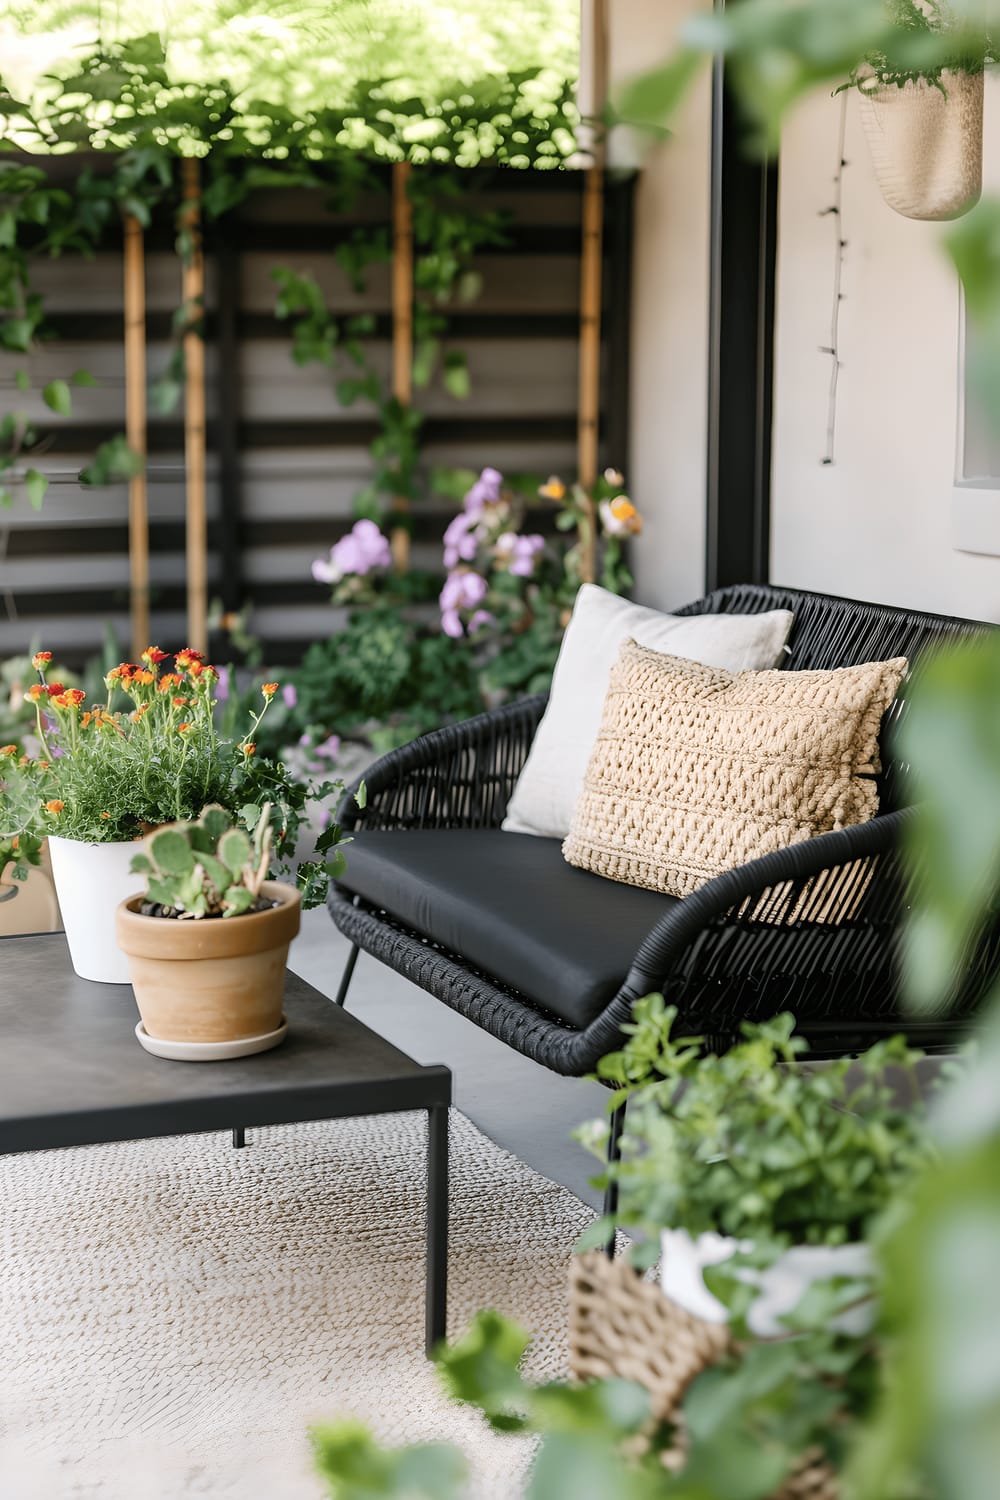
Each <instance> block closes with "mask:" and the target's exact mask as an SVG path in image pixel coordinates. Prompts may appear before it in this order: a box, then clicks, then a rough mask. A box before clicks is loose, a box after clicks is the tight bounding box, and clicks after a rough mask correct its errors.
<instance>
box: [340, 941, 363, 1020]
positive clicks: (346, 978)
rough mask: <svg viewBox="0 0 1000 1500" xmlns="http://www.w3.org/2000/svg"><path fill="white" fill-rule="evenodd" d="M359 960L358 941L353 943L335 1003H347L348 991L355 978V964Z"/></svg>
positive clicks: (341, 1004)
mask: <svg viewBox="0 0 1000 1500" xmlns="http://www.w3.org/2000/svg"><path fill="white" fill-rule="evenodd" d="M357 961H358V945H357V943H353V944H352V945H351V951H350V953H349V954H348V956H347V963H346V964H345V966H344V974H343V978H342V979H341V981H340V989H339V990H338V991H337V998H336V1000H335V1001H334V1004H335V1005H340V1006H343V1005H344V1004H345V1003H346V1001H347V991H348V990H349V989H350V987H351V980H352V979H353V978H354V965H355V964H356V963H357Z"/></svg>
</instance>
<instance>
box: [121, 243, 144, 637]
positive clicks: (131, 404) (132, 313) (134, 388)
mask: <svg viewBox="0 0 1000 1500" xmlns="http://www.w3.org/2000/svg"><path fill="white" fill-rule="evenodd" d="M123 227H124V235H125V239H124V246H123V267H122V270H123V280H124V298H125V437H126V440H127V442H128V445H129V447H130V448H131V449H132V450H133V452H135V453H138V454H139V456H140V457H141V458H142V468H141V469H140V470H139V472H138V474H133V476H132V478H131V479H130V480H129V486H128V565H129V618H130V623H131V635H132V658H133V660H134V661H138V660H139V657H140V655H141V654H142V652H143V651H145V649H146V647H147V646H148V645H149V643H150V642H149V504H148V492H147V487H146V266H145V255H144V247H143V239H142V226H141V224H140V223H139V221H138V219H137V218H135V216H134V215H133V214H126V215H125V219H124V226H123Z"/></svg>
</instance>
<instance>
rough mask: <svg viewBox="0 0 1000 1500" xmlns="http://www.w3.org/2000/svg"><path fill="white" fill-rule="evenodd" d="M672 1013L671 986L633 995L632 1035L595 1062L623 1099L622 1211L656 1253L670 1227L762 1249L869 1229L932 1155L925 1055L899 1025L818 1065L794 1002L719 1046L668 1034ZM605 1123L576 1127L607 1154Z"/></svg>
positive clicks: (618, 1174) (856, 1235) (598, 1233)
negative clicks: (713, 1049)
mask: <svg viewBox="0 0 1000 1500" xmlns="http://www.w3.org/2000/svg"><path fill="white" fill-rule="evenodd" d="M676 1014H677V1013H676V1009H675V1008H674V1007H673V1006H668V1005H666V1004H665V1002H664V999H663V996H662V995H647V996H646V998H645V999H643V1000H640V1001H638V1002H637V1003H636V1006H635V1009H634V1019H633V1020H632V1021H631V1022H629V1023H627V1024H626V1025H625V1026H623V1028H622V1030H623V1032H624V1033H625V1034H626V1037H627V1040H626V1043H625V1046H624V1047H623V1048H622V1049H621V1051H619V1052H615V1053H611V1054H609V1055H608V1056H607V1057H604V1058H602V1059H601V1061H600V1063H599V1064H598V1070H597V1073H598V1077H599V1078H600V1079H601V1080H602V1081H604V1082H606V1083H612V1084H616V1085H618V1087H617V1089H616V1091H615V1093H613V1094H612V1096H611V1099H610V1102H609V1109H613V1108H614V1107H615V1106H616V1105H618V1104H621V1103H623V1102H624V1101H625V1100H628V1113H627V1115H626V1123H625V1129H624V1132H623V1136H622V1159H621V1162H620V1163H619V1164H618V1166H617V1167H615V1168H613V1169H612V1175H613V1176H614V1177H615V1178H616V1180H617V1181H618V1184H619V1193H620V1200H619V1212H618V1215H617V1222H618V1223H619V1224H623V1225H631V1226H634V1227H635V1228H637V1229H640V1230H642V1231H643V1232H644V1233H645V1234H653V1235H655V1236H656V1238H654V1239H653V1240H650V1241H648V1242H647V1245H646V1247H645V1248H646V1249H647V1252H648V1253H649V1254H652V1255H654V1256H655V1255H656V1254H658V1235H659V1231H660V1230H662V1229H674V1228H684V1229H686V1230H687V1231H688V1232H689V1233H690V1234H691V1235H692V1236H694V1235H698V1234H701V1233H703V1232H704V1231H707V1230H712V1231H715V1232H717V1233H719V1234H726V1235H732V1236H733V1237H734V1238H736V1239H741V1240H752V1241H754V1243H755V1246H756V1253H757V1257H758V1260H759V1258H760V1256H761V1254H762V1253H764V1254H765V1256H766V1255H767V1254H772V1255H773V1254H774V1253H775V1252H776V1251H777V1250H778V1249H779V1248H783V1247H785V1246H789V1245H797V1244H820V1245H838V1244H844V1243H848V1242H851V1241H858V1240H862V1239H864V1238H865V1237H866V1235H867V1233H868V1231H869V1229H870V1227H871V1225H872V1224H873V1222H874V1221H875V1219H876V1218H877V1216H878V1215H880V1214H881V1213H883V1212H884V1210H885V1209H886V1207H887V1205H888V1204H889V1203H890V1202H891V1201H892V1200H893V1198H894V1197H895V1196H896V1195H897V1194H899V1193H902V1192H903V1191H904V1190H905V1189H906V1188H907V1186H908V1185H909V1184H910V1183H912V1181H913V1179H914V1177H915V1175H916V1174H917V1173H918V1172H919V1171H920V1170H921V1168H923V1167H924V1166H925V1165H926V1164H927V1162H928V1161H930V1160H931V1159H932V1157H933V1155H934V1152H933V1147H932V1144H931V1141H930V1137H929V1132H928V1129H927V1119H926V1108H925V1105H924V1103H923V1101H922V1099H921V1095H920V1090H919V1086H918V1081H917V1066H918V1064H919V1062H920V1060H921V1058H922V1057H923V1054H922V1053H921V1052H917V1051H914V1050H912V1049H910V1048H908V1047H907V1046H906V1043H905V1041H904V1040H903V1038H901V1037H896V1038H893V1039H892V1040H890V1041H885V1042H880V1043H878V1044H877V1045H876V1046H874V1047H872V1048H870V1049H869V1050H868V1051H867V1052H865V1053H863V1054H862V1055H861V1056H860V1057H859V1058H849V1057H845V1058H839V1059H836V1060H835V1061H832V1062H828V1063H823V1064H819V1065H815V1066H810V1065H808V1064H805V1065H803V1064H804V1059H805V1055H806V1053H807V1052H808V1050H809V1048H808V1044H807V1043H806V1042H805V1041H803V1040H802V1039H801V1038H800V1037H796V1036H794V1035H793V1032H794V1026H795V1020H794V1017H793V1016H791V1015H788V1014H785V1015H780V1016H776V1017H775V1018H774V1019H773V1020H770V1021H766V1022H763V1023H761V1024H759V1025H757V1024H749V1023H747V1024H744V1026H743V1028H742V1029H743V1037H744V1040H743V1041H741V1042H739V1043H737V1045H736V1046H734V1047H731V1048H730V1049H729V1051H728V1052H724V1053H721V1054H718V1055H714V1054H706V1053H705V1051H704V1048H703V1047H702V1046H701V1042H700V1038H697V1037H691V1038H684V1039H677V1040H675V1039H674V1038H673V1036H672V1034H671V1033H672V1030H673V1025H674V1021H675V1020H676ZM607 1133H608V1126H607V1122H606V1121H603V1120H595V1121H593V1122H592V1123H591V1124H590V1125H589V1126H585V1127H583V1129H582V1130H581V1131H580V1132H579V1134H578V1138H579V1139H580V1140H582V1141H583V1143H584V1144H585V1145H587V1146H588V1148H589V1149H591V1150H592V1151H593V1152H594V1154H595V1155H597V1156H598V1157H600V1158H602V1159H603V1158H604V1156H605V1152H606V1146H607ZM609 1227H610V1226H608V1225H605V1224H599V1225H598V1226H596V1228H595V1230H594V1232H593V1242H594V1243H595V1244H597V1243H602V1242H603V1240H602V1236H604V1237H606V1235H607V1232H608V1229H609Z"/></svg>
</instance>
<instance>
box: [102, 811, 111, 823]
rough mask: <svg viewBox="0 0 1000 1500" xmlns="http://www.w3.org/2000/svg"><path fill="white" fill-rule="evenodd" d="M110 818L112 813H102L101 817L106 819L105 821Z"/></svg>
mask: <svg viewBox="0 0 1000 1500" xmlns="http://www.w3.org/2000/svg"><path fill="white" fill-rule="evenodd" d="M110 816H111V814H110V813H101V817H102V818H103V819H104V820H105V821H107V819H108V818H110Z"/></svg>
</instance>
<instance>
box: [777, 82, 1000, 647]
mask: <svg viewBox="0 0 1000 1500" xmlns="http://www.w3.org/2000/svg"><path fill="white" fill-rule="evenodd" d="M987 93H988V98H987V118H986V140H987V143H989V141H990V138H991V134H992V137H993V139H994V140H997V138H998V135H997V126H998V125H1000V83H997V82H992V83H989V84H988V85H987ZM840 108H841V104H840V100H839V99H833V98H830V97H827V96H823V95H817V96H814V97H813V98H812V99H810V100H809V101H808V102H807V103H806V104H805V105H804V106H803V107H802V108H801V110H800V111H799V113H798V114H796V115H795V116H794V117H793V118H792V119H791V120H790V121H789V123H788V125H787V127H786V130H785V134H784V137H783V141H782V152H781V192H780V209H779V212H780V227H779V238H778V247H779V264H778V293H777V329H776V360H775V422H774V445H773V505H772V522H771V527H772V530H771V535H772V546H771V577H772V578H773V579H774V580H775V581H776V582H779V583H787V584H793V585H796V586H800V587H804V588H812V589H820V590H825V591H828V592H831V593H840V594H847V595H852V596H854V597H856V598H861V599H873V600H878V601H881V602H885V603H893V604H901V605H908V606H911V607H914V608H921V609H930V610H938V611H943V612H948V613H954V614H959V615H969V616H973V617H981V618H986V619H1000V557H993V556H989V557H988V556H978V555H974V554H972V553H971V552H963V551H959V550H957V549H956V546H955V542H956V540H961V539H963V538H962V535H961V532H960V530H959V526H960V517H961V513H962V510H963V508H965V509H966V510H967V508H968V505H969V504H970V503H972V504H974V505H979V506H985V507H986V508H987V509H990V508H991V506H992V502H994V501H995V502H996V512H997V516H998V519H1000V494H996V493H995V492H992V491H988V490H987V491H985V492H984V491H982V490H980V491H972V492H970V491H968V490H964V491H960V490H956V489H955V474H956V442H957V419H958V417H957V414H958V398H959V389H958V336H959V314H960V298H959V289H958V282H957V278H956V276H955V274H954V272H953V271H952V269H951V266H950V263H949V262H948V261H947V260H946V258H945V256H944V253H943V251H942V250H941V248H940V238H941V233H942V226H940V225H935V224H925V223H918V222H915V221H913V220H909V219H904V218H901V217H900V216H899V215H898V214H896V213H894V212H893V211H892V210H891V209H890V208H888V207H887V206H886V204H885V203H884V202H883V201H882V198H881V195H880V193H879V190H878V187H877V185H876V183H875V178H874V174H873V171H872V168H871V164H870V161H869V158H868V152H867V147H866V145H865V141H864V139H863V135H862V130H861V122H860V117H859V111H858V100H857V98H856V97H854V96H851V97H850V98H849V102H848V116H847V137H846V150H845V159H846V161H847V162H848V166H847V167H846V168H845V171H844V182H843V216H842V220H841V224H840V230H841V232H842V234H843V237H844V239H845V240H846V241H847V246H846V249H845V256H844V270H843V294H844V300H843V302H842V303H841V322H840V358H841V370H840V382H839V396H838V402H837V413H836V417H837V427H836V447H835V462H834V463H833V464H832V465H831V466H829V467H826V468H824V467H823V466H822V465H821V459H822V457H823V453H824V448H825V443H826V424H827V396H828V386H829V378H830V359H829V356H827V355H824V354H823V353H821V352H820V349H821V346H822V345H825V344H828V343H829V341H830V337H829V335H830V314H831V306H832V297H833V273H834V255H835V249H836V244H835V241H836V236H837V233H838V230H837V226H836V222H835V220H834V219H833V218H831V217H821V211H822V210H823V209H824V208H826V207H827V206H828V205H829V204H830V203H831V202H832V194H833V177H834V173H835V170H836V165H837V136H838V125H839V117H840ZM992 155H993V158H998V159H996V160H994V159H992V158H991V157H990V155H989V153H988V161H987V167H988V172H990V173H993V174H1000V150H996V151H994V153H993V154H992ZM967 536H968V532H966V537H967Z"/></svg>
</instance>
